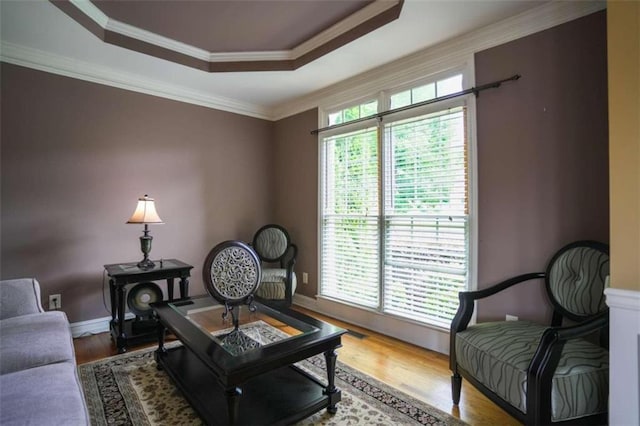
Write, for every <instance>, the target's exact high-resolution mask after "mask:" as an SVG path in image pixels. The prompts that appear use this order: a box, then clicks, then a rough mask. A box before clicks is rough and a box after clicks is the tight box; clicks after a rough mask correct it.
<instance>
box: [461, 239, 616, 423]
mask: <svg viewBox="0 0 640 426" xmlns="http://www.w3.org/2000/svg"><path fill="white" fill-rule="evenodd" d="M608 275H609V248H608V246H606V245H605V244H602V243H598V242H595V241H578V242H575V243H572V244H569V245H567V246H565V247H563V248H562V249H560V251H558V252H557V253H556V254H555V255H554V256H553V257H552V258H551V260H550V262H549V264H548V266H547V270H546V272H537V273H528V274H523V275H518V276H516V277H514V278H511V279H508V280H506V281H503V282H501V283H499V284H496V285H494V286H492V287H489V288H485V289H482V290H479V291H469V292H461V293H460V295H459V298H460V306H459V308H458V312H457V313H456V316H455V317H454V319H453V322H452V324H451V335H450V339H451V346H450V367H451V370H452V372H453V376H452V378H451V379H452V380H451V384H452V394H453V402H454V404H456V405H457V404H458V402H459V401H460V391H461V386H462V377H464V378H465V379H467V381H469V382H470V383H471V384H473V385H474V386H475V387H476V388H477V389H478V390H480V391H481V392H482V393H483V394H485V395H486V396H487V397H488V398H490V399H491V400H492V401H493V402H495V403H496V404H498V405H499V406H500V407H502V408H503V409H504V410H506V411H507V412H508V413H509V414H511V415H512V416H514V417H515V418H517V419H518V420H520V421H521V422H523V423H525V424H528V425H539V424H564V423H575V424H581V425H583V424H590V423H591V424H606V423H607V411H608V408H607V406H608V397H609V393H608V391H609V351H608V326H609V317H608V308H607V306H606V304H605V298H604V294H603V293H604V289H605V279H606V277H607V276H608ZM535 279H544V280H545V288H546V293H547V295H548V297H549V299H550V301H551V304H552V306H553V316H552V319H551V324H550V326H545V325H541V324H536V323H533V322H530V321H495V322H484V323H477V324H474V325H469V322H470V320H471V317H472V314H473V310H474V304H475V302H476V301H477V300H480V299H483V298H486V297H490V296H492V295H494V294H496V293H498V292H500V291H503V290H505V289H507V288H509V287H512V286H514V285H522V283H526V282H530V281H531V280H535ZM505 313H506V312H505ZM567 321H569V322H570V324H563V322H567Z"/></svg>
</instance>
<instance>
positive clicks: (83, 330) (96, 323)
mask: <svg viewBox="0 0 640 426" xmlns="http://www.w3.org/2000/svg"><path fill="white" fill-rule="evenodd" d="M124 318H125V319H130V318H134V315H133V314H131V313H127V314H125V316H124ZM110 321H111V317H104V318H96V319H92V320H87V321H80V322H74V323H72V324H71V335H72V336H73V338H74V339H75V338H76V337H82V336H88V335H91V334H99V333H106V332H108V331H109V322H110Z"/></svg>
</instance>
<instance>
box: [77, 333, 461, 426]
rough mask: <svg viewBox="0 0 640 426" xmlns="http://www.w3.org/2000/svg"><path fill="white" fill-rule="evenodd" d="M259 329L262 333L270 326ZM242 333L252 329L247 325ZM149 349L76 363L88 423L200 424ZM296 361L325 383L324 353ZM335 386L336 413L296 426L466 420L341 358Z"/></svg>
mask: <svg viewBox="0 0 640 426" xmlns="http://www.w3.org/2000/svg"><path fill="white" fill-rule="evenodd" d="M265 326H266V327H267V328H270V329H272V330H273V328H272V327H270V326H268V325H266V324H265V323H262V324H260V325H259V327H265ZM261 331H262V335H263V336H264V335H265V333H264V332H265V331H270V330H268V329H261ZM277 331H278V330H276V332H277ZM245 332H247V334H251V330H248V329H245ZM270 333H271V331H270ZM270 333H266V335H269V334H270ZM179 344H180V343H179V342H172V343H170V344H168V345H166V346H167V348H170V347H172V346H174V345H179ZM153 351H154V349H143V350H139V351H135V352H130V353H126V354H122V355H116V356H113V357H110V358H107V359H104V360H100V361H96V362H92V363H87V364H82V365H80V366H79V367H78V372H79V376H80V380H81V382H82V386H83V389H84V393H85V398H86V401H87V405H88V411H89V416H90V418H91V424H92V425H94V426H102V425H132V426H138V425H202V424H203V422H202V420H201V419H200V418H199V417H198V415H197V414H196V413H195V411H194V410H193V409H192V408H191V407H190V405H189V403H188V402H187V401H186V399H185V398H184V396H183V395H182V393H181V392H180V390H178V389H177V388H176V387H175V385H174V384H173V383H172V381H171V379H170V378H169V377H168V376H167V374H166V373H165V372H164V371H159V370H157V369H156V363H155V360H154V358H153ZM338 357H339V355H338ZM296 365H297V366H298V367H299V368H302V369H303V370H305V371H307V372H308V373H310V374H312V375H314V376H315V377H317V378H318V379H319V380H320V381H322V382H323V383H326V370H325V361H324V357H323V356H315V357H312V358H310V359H308V360H305V361H302V362H300V363H298V364H296ZM336 385H337V386H338V387H339V388H340V389H341V391H342V400H341V401H340V402H339V403H338V412H337V413H336V414H335V415H331V414H329V413H327V411H326V410H321V411H320V412H318V413H316V414H314V415H313V416H311V417H309V418H307V419H305V420H303V421H301V422H299V423H298V425H301V426H302V425H304V426H307V425H326V426H330V425H465V423H464V422H462V421H461V420H459V419H456V418H455V417H452V416H451V415H449V414H447V413H444V412H442V411H440V410H438V409H436V408H434V407H432V406H430V405H428V404H426V403H424V402H421V401H419V400H417V399H415V398H412V397H410V396H409V395H406V394H404V393H402V392H400V391H399V390H397V389H394V388H392V387H390V386H388V385H386V384H384V383H382V382H380V381H378V380H376V379H374V378H373V377H370V376H368V375H366V374H364V373H362V372H360V371H358V370H356V369H354V368H351V367H349V366H347V365H345V364H344V363H341V362H340V361H338V362H337V367H336Z"/></svg>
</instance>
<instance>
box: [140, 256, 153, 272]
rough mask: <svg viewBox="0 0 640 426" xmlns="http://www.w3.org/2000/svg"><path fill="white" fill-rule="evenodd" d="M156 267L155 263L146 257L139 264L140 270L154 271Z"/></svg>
mask: <svg viewBox="0 0 640 426" xmlns="http://www.w3.org/2000/svg"><path fill="white" fill-rule="evenodd" d="M155 267H156V264H155V263H153V261H152V260H151V259H148V258H147V257H146V256H145V258H144V259H142V260H141V261H140V262H138V268H140V269H153V268H155Z"/></svg>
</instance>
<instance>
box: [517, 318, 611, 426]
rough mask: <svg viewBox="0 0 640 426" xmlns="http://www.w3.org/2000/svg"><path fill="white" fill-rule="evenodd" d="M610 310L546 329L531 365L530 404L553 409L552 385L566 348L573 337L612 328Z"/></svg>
mask: <svg viewBox="0 0 640 426" xmlns="http://www.w3.org/2000/svg"><path fill="white" fill-rule="evenodd" d="M608 325H609V311H608V310H607V311H604V312H602V313H600V314H598V315H597V316H596V317H594V318H592V319H590V320H587V321H585V322H583V323H580V324H577V325H573V326H570V327H550V328H548V329H546V330H545V332H544V333H543V334H542V338H541V339H540V344H539V345H538V348H537V349H536V353H535V355H534V356H533V358H532V359H531V363H530V364H529V368H528V369H527V407H534V406H543V408H542V409H541V410H538V409H536V410H534V412H537V413H541V412H544V413H550V412H551V398H549V395H551V385H552V380H553V375H554V374H555V371H556V368H558V363H559V362H560V357H561V355H562V348H563V347H564V345H565V343H566V342H567V341H569V340H571V339H577V338H579V337H584V336H588V335H589V334H591V333H593V332H594V331H597V330H603V329H606V328H608ZM550 421H551V419H550V418H549V419H543V418H540V419H536V422H535V424H546V423H549V422H550Z"/></svg>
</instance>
